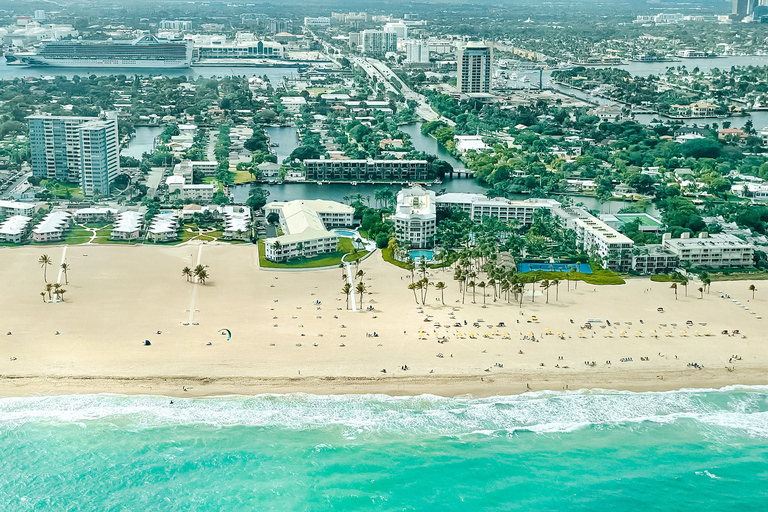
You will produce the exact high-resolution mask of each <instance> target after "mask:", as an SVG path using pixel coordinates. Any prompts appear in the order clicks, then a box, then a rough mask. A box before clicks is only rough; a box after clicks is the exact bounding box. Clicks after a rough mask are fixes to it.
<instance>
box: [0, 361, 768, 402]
mask: <svg viewBox="0 0 768 512" xmlns="http://www.w3.org/2000/svg"><path fill="white" fill-rule="evenodd" d="M607 373H616V372H605V371H600V370H595V375H594V378H593V379H590V378H587V377H586V376H584V375H580V374H578V373H577V372H574V373H573V375H572V376H569V375H555V374H547V375H542V374H541V373H539V374H535V373H526V374H520V373H511V372H508V373H500V374H495V375H486V376H484V377H482V378H483V380H482V381H481V380H480V377H478V376H469V375H443V376H429V377H422V376H418V377H394V376H393V377H375V378H374V377H371V378H369V377H349V376H337V377H330V376H329V377H253V376H243V377H215V378H208V377H197V376H179V375H175V376H137V377H125V376H123V377H120V376H116V377H106V376H98V375H82V376H71V375H67V376H64V375H61V376H58V375H46V376H32V375H2V376H0V398H30V397H40V396H66V395H98V394H117V395H123V396H141V395H151V396H168V397H172V398H220V397H227V396H249V397H253V396H258V395H265V394H278V395H282V394H298V393H301V394H311V395H387V396H390V397H405V396H419V395H434V396H439V397H443V398H457V397H466V398H488V397H493V396H510V395H521V394H525V393H529V392H564V391H571V392H579V391H588V390H605V391H617V392H622V391H626V392H632V393H655V392H670V391H680V390H684V389H721V388H724V387H728V386H766V385H768V378H766V376H765V372H764V371H763V370H762V369H760V368H751V369H742V370H739V371H737V372H732V373H729V372H727V371H726V370H724V369H722V368H718V369H714V368H705V369H703V370H693V369H692V370H689V371H676V372H654V371H652V370H631V371H629V372H626V371H624V372H622V374H621V376H619V375H615V376H614V377H613V378H611V376H608V375H606V374H607ZM660 375H661V376H663V377H664V378H663V379H659V378H658V377H659V376H660ZM570 377H572V378H570ZM734 377H735V378H734ZM526 385H530V389H528V388H526ZM566 386H567V387H566ZM185 388H186V391H185V390H184V389H185Z"/></svg>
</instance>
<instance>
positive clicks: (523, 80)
mask: <svg viewBox="0 0 768 512" xmlns="http://www.w3.org/2000/svg"><path fill="white" fill-rule="evenodd" d="M520 81H521V82H523V83H527V82H530V81H531V79H530V78H528V76H527V75H526V76H524V77H523V78H521V79H520Z"/></svg>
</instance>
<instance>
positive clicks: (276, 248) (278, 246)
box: [272, 240, 283, 261]
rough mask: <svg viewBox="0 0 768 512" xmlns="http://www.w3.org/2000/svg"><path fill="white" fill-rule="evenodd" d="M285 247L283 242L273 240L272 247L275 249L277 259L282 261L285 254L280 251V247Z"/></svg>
mask: <svg viewBox="0 0 768 512" xmlns="http://www.w3.org/2000/svg"><path fill="white" fill-rule="evenodd" d="M282 247H283V244H281V243H280V242H279V241H277V240H275V241H274V242H272V249H273V250H274V251H275V256H276V257H277V261H282V259H283V255H282V254H281V253H280V249H281V248H282Z"/></svg>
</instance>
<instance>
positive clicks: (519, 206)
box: [435, 192, 560, 227]
mask: <svg viewBox="0 0 768 512" xmlns="http://www.w3.org/2000/svg"><path fill="white" fill-rule="evenodd" d="M435 204H436V206H437V209H438V210H447V209H452V208H455V209H459V210H462V211H465V212H467V214H469V217H470V218H471V219H472V220H473V221H475V222H482V221H483V217H490V218H494V219H498V220H499V221H501V222H505V223H506V222H512V223H514V224H516V225H517V226H519V227H525V226H530V225H531V223H532V222H533V214H534V213H535V212H536V210H539V209H542V208H543V209H547V210H551V209H552V208H555V207H558V206H560V203H559V202H557V201H555V200H554V199H533V198H531V199H526V200H524V201H513V200H511V199H506V198H503V197H497V198H493V199H491V198H488V197H486V196H484V195H482V194H466V193H460V192H455V193H449V194H443V195H441V196H438V197H437V198H436V199H435Z"/></svg>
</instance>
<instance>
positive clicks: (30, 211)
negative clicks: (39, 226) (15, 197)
mask: <svg viewBox="0 0 768 512" xmlns="http://www.w3.org/2000/svg"><path fill="white" fill-rule="evenodd" d="M34 214H35V205H33V204H29V203H21V202H18V201H0V217H2V218H8V217H13V216H14V215H23V216H25V217H32V216H33V215H34Z"/></svg>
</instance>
